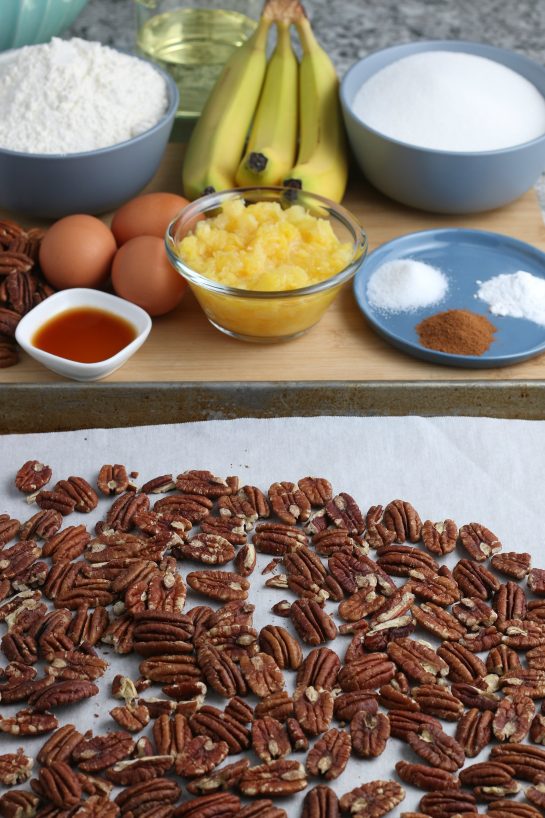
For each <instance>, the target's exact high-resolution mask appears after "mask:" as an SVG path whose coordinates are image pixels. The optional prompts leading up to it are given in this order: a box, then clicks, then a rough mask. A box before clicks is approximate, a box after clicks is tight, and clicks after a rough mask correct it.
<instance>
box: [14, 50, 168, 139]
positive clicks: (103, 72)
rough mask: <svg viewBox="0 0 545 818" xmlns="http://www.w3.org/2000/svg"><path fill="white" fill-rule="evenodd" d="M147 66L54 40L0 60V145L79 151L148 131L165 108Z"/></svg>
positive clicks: (158, 80) (162, 87) (163, 94)
mask: <svg viewBox="0 0 545 818" xmlns="http://www.w3.org/2000/svg"><path fill="white" fill-rule="evenodd" d="M167 107H168V96H167V87H166V83H165V81H164V79H163V77H162V76H161V74H159V73H158V72H157V71H156V70H155V69H154V68H153V66H151V65H149V64H148V63H145V62H144V61H143V60H139V59H137V58H136V57H131V56H129V55H128V54H120V53H119V52H118V51H115V50H114V49H113V48H108V47H107V46H103V45H101V44H100V43H94V42H87V41H86V40H80V39H77V38H75V39H73V40H61V39H58V38H53V39H52V40H51V42H50V43H47V44H46V45H33V46H26V47H25V48H21V49H20V50H19V51H18V52H16V53H15V54H14V56H13V57H12V58H10V57H9V56H8V57H6V58H5V59H4V60H2V61H1V62H0V111H1V112H2V116H1V117H0V148H7V149H8V150H13V151H21V152H23V153H47V154H52V153H63V154H66V153H80V152H82V151H93V150H97V148H106V147H109V146H111V145H115V144H117V143H118V142H124V141H125V140H127V139H131V138H132V137H134V136H137V135H138V134H141V133H143V132H144V131H147V130H148V129H149V128H151V127H152V126H153V125H155V124H156V123H157V122H158V121H159V119H160V118H161V117H162V116H163V114H164V113H165V112H166V110H167Z"/></svg>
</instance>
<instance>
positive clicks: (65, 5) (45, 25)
mask: <svg viewBox="0 0 545 818" xmlns="http://www.w3.org/2000/svg"><path fill="white" fill-rule="evenodd" d="M87 2H88V0H0V51H5V50H6V49H8V48H19V47H20V46H22V45H34V43H46V42H48V41H49V40H50V39H51V37H55V36H56V35H57V34H60V33H61V31H64V29H65V28H68V26H70V25H71V24H72V23H73V22H74V20H75V19H76V17H77V16H78V14H79V13H80V11H81V10H82V9H83V7H84V6H85V5H86V4H87Z"/></svg>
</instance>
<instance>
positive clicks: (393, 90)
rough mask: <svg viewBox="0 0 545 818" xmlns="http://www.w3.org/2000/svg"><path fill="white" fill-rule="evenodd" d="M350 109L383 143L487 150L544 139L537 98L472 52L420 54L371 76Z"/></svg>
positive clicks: (544, 120) (544, 103) (544, 112)
mask: <svg viewBox="0 0 545 818" xmlns="http://www.w3.org/2000/svg"><path fill="white" fill-rule="evenodd" d="M353 111H354V113H355V115H356V116H358V117H359V118H360V119H361V120H362V121H363V122H364V123H365V124H366V125H367V126H368V127H370V128H374V129H375V130H376V131H378V132H379V133H381V134H384V135H385V136H388V137H390V138H391V139H396V140H399V141H400V142H405V143H407V144H410V145H417V146H419V147H422V148H430V149H432V150H441V151H461V152H474V151H495V150H501V149H503V148H510V147H512V146H514V145H521V144H523V143H525V142H530V141H531V140H532V139H536V138H538V137H540V136H542V135H543V134H545V99H544V98H543V96H542V95H541V94H540V93H539V91H538V90H537V88H536V87H535V86H534V85H533V84H532V83H531V82H529V81H528V80H527V79H525V78H524V77H522V76H521V75H520V74H518V73H517V72H516V71H513V70H512V69H510V68H508V67H507V66H505V65H501V64H500V63H498V62H495V61H494V60H489V59H487V58H485V57H479V56H476V55H475V54H466V53H462V52H458V53H456V52H449V51H427V52H424V53H417V54H411V55H410V56H408V57H404V58H403V59H400V60H397V61H396V62H394V63H392V64H391V65H388V66H386V67H385V68H383V69H382V70H380V71H378V72H377V73H376V74H375V75H374V76H372V77H371V78H370V79H368V80H367V81H366V82H364V84H363V85H362V87H361V88H360V90H359V91H358V93H357V94H356V96H355V98H354V103H353Z"/></svg>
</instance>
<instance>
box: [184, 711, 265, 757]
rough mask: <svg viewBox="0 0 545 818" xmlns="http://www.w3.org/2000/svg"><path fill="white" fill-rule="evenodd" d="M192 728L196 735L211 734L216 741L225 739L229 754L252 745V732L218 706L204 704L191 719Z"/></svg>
mask: <svg viewBox="0 0 545 818" xmlns="http://www.w3.org/2000/svg"><path fill="white" fill-rule="evenodd" d="M189 725H190V727H191V730H192V731H193V733H195V734H196V735H201V734H202V735H205V736H210V738H212V739H214V740H215V741H225V742H226V743H227V745H228V746H229V754H230V755H235V754H237V753H240V752H242V750H245V749H246V748H247V747H249V746H250V732H249V730H247V728H246V727H245V726H244V725H243V724H240V722H238V721H237V720H236V719H235V718H233V717H232V716H231V715H229V714H228V713H226V712H224V713H222V712H221V710H218V709H217V708H216V707H212V706H210V705H204V706H203V707H201V709H200V710H199V711H198V712H197V713H195V714H194V715H193V716H191V718H190V719H189Z"/></svg>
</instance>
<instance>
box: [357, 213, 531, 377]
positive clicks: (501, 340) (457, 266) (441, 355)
mask: <svg viewBox="0 0 545 818" xmlns="http://www.w3.org/2000/svg"><path fill="white" fill-rule="evenodd" d="M400 258H401V259H403V258H412V259H415V260H417V261H422V262H425V263H426V264H431V265H432V266H433V267H437V268H438V269H440V270H441V271H442V272H443V273H445V275H446V276H448V280H449V289H448V292H447V294H446V296H445V298H444V299H443V300H442V301H441V302H439V303H438V304H434V305H433V306H432V307H426V308H422V309H418V310H414V311H413V312H399V313H386V312H382V311H380V310H377V309H375V308H374V307H371V306H370V304H369V302H368V300H367V282H368V281H369V278H370V277H371V275H372V274H373V273H374V272H375V270H377V269H378V268H379V267H381V266H382V265H383V264H384V263H385V262H387V261H394V260H395V259H400ZM518 270H526V271H527V272H528V273H532V275H536V276H539V277H540V278H543V279H545V253H542V252H541V250H537V249H536V248H535V247H532V246H531V245H530V244H526V243H525V242H523V241H519V240H518V239H512V238H510V237H509V236H503V235H501V234H499V233H488V232H485V231H482V230H464V229H458V228H450V229H445V230H423V231H422V232H419V233H409V234H408V235H406V236H401V237H400V238H398V239H394V240H393V241H390V242H388V243H387V244H383V245H382V246H381V247H379V248H378V249H377V250H374V251H373V252H372V253H371V254H370V255H369V256H368V258H367V259H366V261H365V262H364V264H363V265H362V266H361V267H360V269H359V270H358V272H357V273H356V276H355V278H354V293H355V296H356V300H357V302H358V305H359V307H360V309H361V311H362V312H363V314H364V315H365V317H366V318H367V320H368V321H369V322H370V324H371V326H372V327H373V328H374V329H375V330H376V331H377V332H378V334H379V335H381V336H382V337H383V338H385V339H386V340H387V341H388V342H389V343H390V344H392V345H393V346H395V347H397V348H398V349H401V350H402V351H403V352H406V353H408V354H409V355H413V356H414V357H416V358H422V359H423V360H424V361H433V362H434V363H438V364H445V365H446V366H463V367H471V368H473V369H487V368H489V367H494V366H509V365H510V364H516V363H519V362H520V361H526V360H527V359H528V358H533V357H534V356H536V355H540V354H541V353H542V352H545V327H542V326H539V324H534V323H533V322H531V321H526V320H525V319H523V318H507V317H505V318H504V317H500V316H496V315H492V314H491V313H490V311H489V308H488V305H487V304H486V303H485V302H484V301H481V300H480V299H479V298H475V294H476V293H477V290H478V288H479V285H478V284H477V280H479V281H486V280H488V279H489V278H492V277H493V276H497V275H500V274H501V273H516V272H517V271H518ZM452 309H467V310H471V311H472V312H476V313H480V314H481V315H486V317H487V318H489V320H490V321H491V322H492V323H493V324H494V325H495V327H496V328H497V332H496V333H495V335H494V341H493V342H492V344H491V345H490V347H489V349H488V351H487V352H485V353H484V354H483V355H480V356H475V355H451V354H449V353H446V352H437V351H435V350H433V349H426V348H425V347H422V346H421V345H420V342H419V340H418V334H417V332H416V329H415V327H416V325H417V324H418V323H419V322H420V321H422V319H423V318H427V317H428V316H429V315H434V314H435V313H437V312H443V311H445V310H452Z"/></svg>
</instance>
